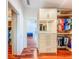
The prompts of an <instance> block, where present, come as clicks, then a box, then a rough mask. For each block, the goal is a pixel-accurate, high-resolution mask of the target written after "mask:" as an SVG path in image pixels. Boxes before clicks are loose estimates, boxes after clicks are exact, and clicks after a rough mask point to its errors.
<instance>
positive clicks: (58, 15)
mask: <svg viewBox="0 0 79 59" xmlns="http://www.w3.org/2000/svg"><path fill="white" fill-rule="evenodd" d="M58 16H72V14H59V15H58Z"/></svg>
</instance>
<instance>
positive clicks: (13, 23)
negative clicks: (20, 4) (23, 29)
mask: <svg viewBox="0 0 79 59" xmlns="http://www.w3.org/2000/svg"><path fill="white" fill-rule="evenodd" d="M16 30H17V14H16V12H15V11H14V9H13V7H12V5H11V4H10V3H8V54H14V42H15V40H16V38H17V35H16Z"/></svg>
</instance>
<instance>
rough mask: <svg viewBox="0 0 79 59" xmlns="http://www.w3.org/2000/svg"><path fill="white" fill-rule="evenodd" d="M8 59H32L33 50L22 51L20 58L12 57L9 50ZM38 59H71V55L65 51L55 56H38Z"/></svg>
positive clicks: (60, 51)
mask: <svg viewBox="0 0 79 59" xmlns="http://www.w3.org/2000/svg"><path fill="white" fill-rule="evenodd" d="M8 59H33V48H32V49H24V51H23V53H22V55H21V56H13V55H12V54H11V50H10V48H9V51H8ZM38 59H72V53H71V52H69V51H67V50H58V53H57V55H39V56H38Z"/></svg>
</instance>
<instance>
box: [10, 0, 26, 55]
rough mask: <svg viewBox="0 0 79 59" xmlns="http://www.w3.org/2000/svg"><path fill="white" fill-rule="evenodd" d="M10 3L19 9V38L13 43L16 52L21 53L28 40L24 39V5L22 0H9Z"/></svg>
mask: <svg viewBox="0 0 79 59" xmlns="http://www.w3.org/2000/svg"><path fill="white" fill-rule="evenodd" d="M9 3H10V4H11V5H12V6H13V7H14V8H15V9H16V10H17V12H18V14H17V39H14V42H13V44H15V41H17V42H16V45H14V49H13V50H14V54H17V55H20V54H21V53H22V50H23V48H24V46H25V45H24V42H26V40H25V39H24V32H23V30H24V29H23V25H24V24H23V22H24V21H23V20H24V17H23V10H22V9H23V6H22V4H21V2H20V0H9Z"/></svg>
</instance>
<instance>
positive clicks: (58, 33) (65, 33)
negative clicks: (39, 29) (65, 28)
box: [57, 33, 72, 35]
mask: <svg viewBox="0 0 79 59" xmlns="http://www.w3.org/2000/svg"><path fill="white" fill-rule="evenodd" d="M57 34H60V35H63V34H64V35H66V34H70V35H71V34H72V33H57Z"/></svg>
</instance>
